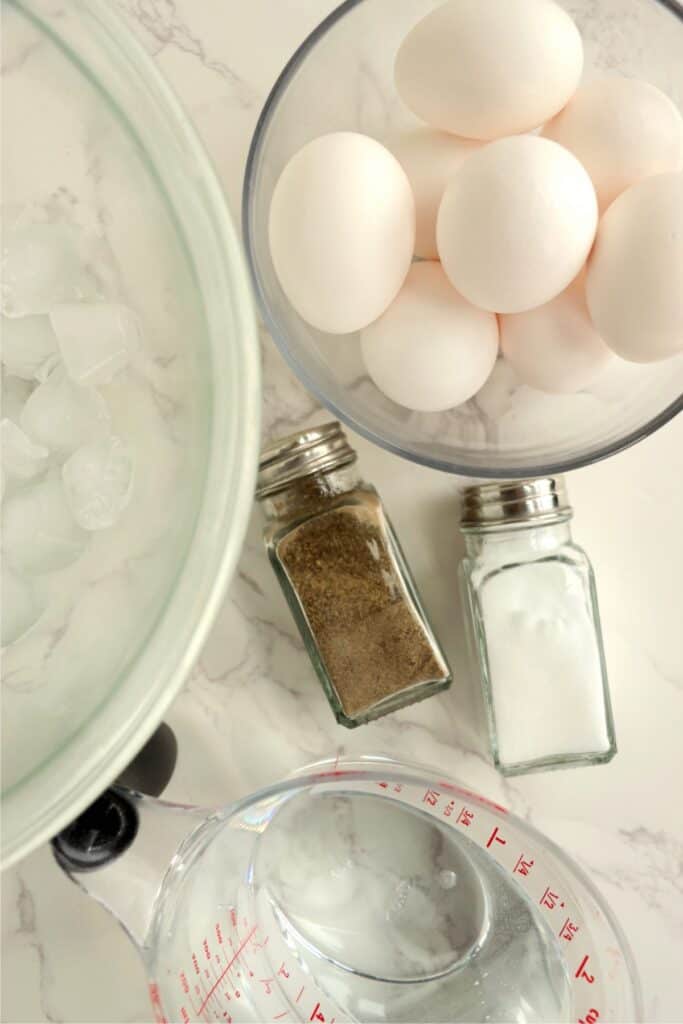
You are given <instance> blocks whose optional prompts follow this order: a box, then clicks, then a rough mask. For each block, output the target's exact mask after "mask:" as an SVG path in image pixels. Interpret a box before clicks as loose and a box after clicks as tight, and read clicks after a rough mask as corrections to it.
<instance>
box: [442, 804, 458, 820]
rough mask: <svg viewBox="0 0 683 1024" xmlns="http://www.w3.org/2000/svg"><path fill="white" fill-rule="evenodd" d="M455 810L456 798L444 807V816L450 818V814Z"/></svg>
mask: <svg viewBox="0 0 683 1024" xmlns="http://www.w3.org/2000/svg"><path fill="white" fill-rule="evenodd" d="M454 810H455V800H451V801H450V803H447V804H446V806H445V807H444V809H443V816H444V818H450V816H451V814H452V813H453V811H454Z"/></svg>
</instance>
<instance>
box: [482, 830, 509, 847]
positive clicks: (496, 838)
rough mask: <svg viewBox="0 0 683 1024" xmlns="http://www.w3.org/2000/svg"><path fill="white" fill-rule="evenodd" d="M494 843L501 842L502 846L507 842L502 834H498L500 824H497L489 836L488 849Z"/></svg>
mask: <svg viewBox="0 0 683 1024" xmlns="http://www.w3.org/2000/svg"><path fill="white" fill-rule="evenodd" d="M492 843H500V844H501V846H505V844H506V843H507V839H503V837H502V836H499V835H498V826H497V825H496V827H495V828H494V830H493V832H492V833H491V835H490V836H489V838H488V841H487V843H486V849H487V850H488V848H489V847H490V846H491V845H492Z"/></svg>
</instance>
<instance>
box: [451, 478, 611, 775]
mask: <svg viewBox="0 0 683 1024" xmlns="http://www.w3.org/2000/svg"><path fill="white" fill-rule="evenodd" d="M571 517H572V509H571V507H570V505H569V504H568V501H567V494H566V490H565V487H564V483H563V481H561V480H558V479H551V478H543V479H536V480H525V481H517V482H512V483H500V484H498V483H492V484H484V485H480V486H476V487H469V488H467V489H466V490H465V493H464V498H463V509H462V517H461V523H460V526H461V529H462V531H463V534H464V537H465V552H466V553H465V557H464V559H463V561H462V562H461V565H460V580H461V587H462V592H463V603H464V607H465V614H466V618H467V619H468V625H469V634H470V640H471V641H473V642H472V643H471V648H472V653H473V655H474V659H475V662H476V664H477V667H478V670H479V673H480V677H481V683H482V686H483V692H484V703H485V706H486V712H487V718H488V727H489V733H490V740H491V747H492V751H493V759H494V762H495V765H496V767H497V768H498V769H499V770H500V771H501V772H502V773H503V774H504V775H519V774H522V773H524V772H532V771H540V770H542V769H550V768H563V767H568V766H573V765H581V764H599V763H603V762H606V761H609V760H611V758H612V757H614V755H615V753H616V749H617V748H616V742H615V737H614V723H613V720H612V710H611V706H610V698H609V690H608V685H607V673H606V669H605V657H604V651H603V644H602V635H601V630H600V616H599V612H598V601H597V594H596V589H595V579H594V575H593V569H592V567H591V563H590V561H589V559H588V557H587V555H586V554H585V552H584V551H583V550H582V549H581V548H580V547H578V546H577V545H576V544H574V542H573V541H572V537H571V532H570V525H569V523H570V519H571Z"/></svg>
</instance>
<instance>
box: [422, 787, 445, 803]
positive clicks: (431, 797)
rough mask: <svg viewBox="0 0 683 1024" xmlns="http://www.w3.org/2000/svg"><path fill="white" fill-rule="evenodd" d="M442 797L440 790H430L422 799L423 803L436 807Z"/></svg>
mask: <svg viewBox="0 0 683 1024" xmlns="http://www.w3.org/2000/svg"><path fill="white" fill-rule="evenodd" d="M440 796H441V793H439V791H438V789H428V790H426V791H425V794H424V796H423V797H422V803H423V804H428V805H429V806H430V807H436V805H437V804H438V802H439V797H440Z"/></svg>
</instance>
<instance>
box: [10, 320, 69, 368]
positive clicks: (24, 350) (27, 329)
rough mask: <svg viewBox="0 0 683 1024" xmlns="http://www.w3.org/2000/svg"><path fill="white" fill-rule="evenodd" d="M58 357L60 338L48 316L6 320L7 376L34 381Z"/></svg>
mask: <svg viewBox="0 0 683 1024" xmlns="http://www.w3.org/2000/svg"><path fill="white" fill-rule="evenodd" d="M56 353H57V338H56V337H55V332H54V331H53V330H52V325H51V324H50V320H49V319H48V317H46V316H18V317H9V316H3V318H2V354H1V358H2V362H3V364H4V366H5V367H6V368H7V372H8V373H11V374H14V376H15V377H23V378H24V380H33V378H34V377H35V376H36V374H37V373H39V372H40V369H41V367H43V366H44V365H45V363H46V361H47V360H49V359H50V358H51V357H54V355H55V354H56Z"/></svg>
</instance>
